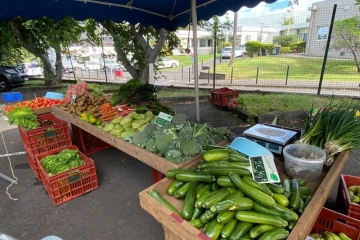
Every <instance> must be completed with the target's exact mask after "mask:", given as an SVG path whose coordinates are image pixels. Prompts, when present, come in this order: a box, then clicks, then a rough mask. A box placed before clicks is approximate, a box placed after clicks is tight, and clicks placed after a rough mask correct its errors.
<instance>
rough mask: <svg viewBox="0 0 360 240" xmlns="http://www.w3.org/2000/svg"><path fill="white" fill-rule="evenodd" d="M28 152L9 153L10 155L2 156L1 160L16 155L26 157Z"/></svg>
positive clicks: (0, 155)
mask: <svg viewBox="0 0 360 240" xmlns="http://www.w3.org/2000/svg"><path fill="white" fill-rule="evenodd" d="M24 154H26V152H15V153H8V154H0V158H2V157H11V156H16V155H24Z"/></svg>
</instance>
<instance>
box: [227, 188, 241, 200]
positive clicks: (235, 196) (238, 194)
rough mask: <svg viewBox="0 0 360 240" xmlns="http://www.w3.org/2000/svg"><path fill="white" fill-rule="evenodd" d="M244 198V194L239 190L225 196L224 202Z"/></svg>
mask: <svg viewBox="0 0 360 240" xmlns="http://www.w3.org/2000/svg"><path fill="white" fill-rule="evenodd" d="M242 197H244V194H243V193H242V192H241V191H240V190H235V191H234V192H232V193H231V194H230V195H229V196H227V197H226V198H225V199H224V200H233V199H237V198H242Z"/></svg>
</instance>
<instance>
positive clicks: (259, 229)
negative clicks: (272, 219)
mask: <svg viewBox="0 0 360 240" xmlns="http://www.w3.org/2000/svg"><path fill="white" fill-rule="evenodd" d="M274 228H275V227H274V226H271V225H266V224H260V225H256V226H255V227H252V228H251V229H250V237H251V238H257V237H259V236H260V235H262V234H263V233H265V232H268V231H270V230H272V229H274Z"/></svg>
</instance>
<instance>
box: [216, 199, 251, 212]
mask: <svg viewBox="0 0 360 240" xmlns="http://www.w3.org/2000/svg"><path fill="white" fill-rule="evenodd" d="M252 208H253V201H252V200H251V199H250V198H238V199H233V200H225V201H222V202H218V203H216V204H215V205H213V206H211V207H210V210H211V211H212V212H216V213H220V212H222V211H226V210H229V211H238V210H251V209H252Z"/></svg>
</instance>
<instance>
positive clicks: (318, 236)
mask: <svg viewBox="0 0 360 240" xmlns="http://www.w3.org/2000/svg"><path fill="white" fill-rule="evenodd" d="M309 236H310V237H312V238H314V239H317V238H322V236H321V234H318V233H311V234H310V235H309Z"/></svg>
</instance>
